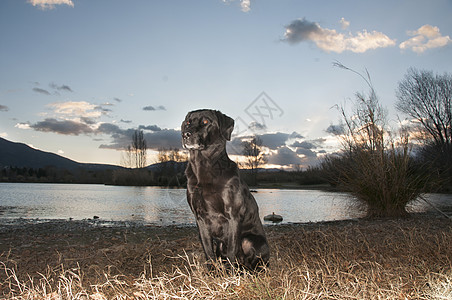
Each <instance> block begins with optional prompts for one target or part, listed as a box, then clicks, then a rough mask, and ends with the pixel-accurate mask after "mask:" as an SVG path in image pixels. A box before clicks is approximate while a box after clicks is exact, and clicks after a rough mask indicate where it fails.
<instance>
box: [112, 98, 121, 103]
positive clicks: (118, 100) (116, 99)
mask: <svg viewBox="0 0 452 300" xmlns="http://www.w3.org/2000/svg"><path fill="white" fill-rule="evenodd" d="M113 100H115V101H116V102H122V100H121V99H119V98H113Z"/></svg>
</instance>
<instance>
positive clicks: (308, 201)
mask: <svg viewBox="0 0 452 300" xmlns="http://www.w3.org/2000/svg"><path fill="white" fill-rule="evenodd" d="M253 195H254V197H255V198H256V201H257V203H258V205H259V211H260V215H261V218H263V217H264V216H265V215H268V214H271V213H272V212H275V213H276V214H279V215H282V216H283V217H284V221H283V223H298V222H303V223H304V222H319V221H333V220H344V219H352V218H359V217H362V216H363V215H364V213H363V212H360V210H359V209H357V208H356V207H354V201H353V200H352V198H351V197H350V196H349V195H348V194H346V193H337V192H325V191H319V190H286V189H259V190H257V192H256V193H253ZM428 199H429V201H431V202H432V203H434V204H435V205H436V206H438V207H440V208H444V209H447V210H449V211H450V208H451V207H452V195H440V194H430V195H428ZM409 210H410V211H416V212H423V211H429V210H432V208H431V207H430V206H429V205H427V204H426V203H425V202H422V201H419V202H417V203H415V204H413V205H410V206H409ZM94 216H98V217H100V220H104V221H135V222H142V223H147V224H156V225H171V224H178V225H182V224H195V220H194V217H193V215H192V212H191V211H190V208H189V206H188V204H187V200H186V196H185V189H168V188H160V187H124V186H107V185H86V184H39V183H0V222H2V223H8V222H11V221H14V220H17V219H19V218H22V219H39V220H47V219H69V218H72V219H74V220H83V219H89V218H93V217H94Z"/></svg>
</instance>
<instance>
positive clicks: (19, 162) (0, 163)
mask: <svg viewBox="0 0 452 300" xmlns="http://www.w3.org/2000/svg"><path fill="white" fill-rule="evenodd" d="M49 166H52V167H55V168H57V169H65V170H77V169H87V170H113V169H118V168H121V167H119V166H114V165H106V164H86V163H79V162H76V161H74V160H71V159H69V158H65V157H62V156H60V155H57V154H55V153H51V152H45V151H41V150H37V149H34V148H31V147H30V146H28V145H25V144H23V143H15V142H11V141H8V140H6V139H3V138H0V168H4V167H17V168H33V169H39V168H46V167H49Z"/></svg>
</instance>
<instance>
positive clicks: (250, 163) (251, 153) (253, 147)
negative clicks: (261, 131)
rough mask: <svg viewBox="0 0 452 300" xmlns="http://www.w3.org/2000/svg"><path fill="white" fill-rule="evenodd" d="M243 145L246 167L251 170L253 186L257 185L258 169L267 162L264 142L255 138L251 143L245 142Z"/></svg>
mask: <svg viewBox="0 0 452 300" xmlns="http://www.w3.org/2000/svg"><path fill="white" fill-rule="evenodd" d="M242 145H243V155H244V156H245V166H246V167H247V168H248V169H250V170H251V174H252V176H253V184H256V183H257V169H258V168H259V166H261V165H263V164H265V163H266V162H267V158H266V157H265V155H264V153H263V152H262V140H261V139H260V138H259V137H257V136H255V137H253V138H252V139H251V140H250V141H245V142H243V143H242Z"/></svg>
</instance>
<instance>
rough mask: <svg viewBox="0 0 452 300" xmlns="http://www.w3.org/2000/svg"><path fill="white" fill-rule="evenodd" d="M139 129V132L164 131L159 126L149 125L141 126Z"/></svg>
mask: <svg viewBox="0 0 452 300" xmlns="http://www.w3.org/2000/svg"><path fill="white" fill-rule="evenodd" d="M138 129H139V130H150V131H160V130H162V129H161V128H160V127H158V126H157V125H148V126H144V125H140V126H138Z"/></svg>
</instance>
